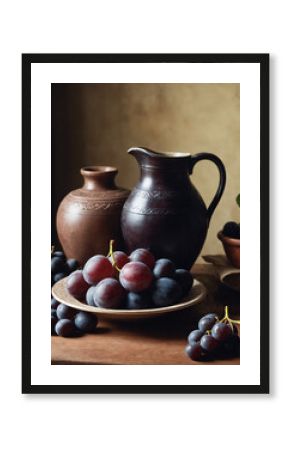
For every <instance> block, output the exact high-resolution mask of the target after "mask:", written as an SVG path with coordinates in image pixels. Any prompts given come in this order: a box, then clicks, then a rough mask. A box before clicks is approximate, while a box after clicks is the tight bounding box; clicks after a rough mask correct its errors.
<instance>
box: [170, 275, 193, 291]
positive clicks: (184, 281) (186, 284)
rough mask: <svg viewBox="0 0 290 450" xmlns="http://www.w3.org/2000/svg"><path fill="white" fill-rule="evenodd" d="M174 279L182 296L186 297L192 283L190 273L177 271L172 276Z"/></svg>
mask: <svg viewBox="0 0 290 450" xmlns="http://www.w3.org/2000/svg"><path fill="white" fill-rule="evenodd" d="M174 279H175V280H176V281H177V283H178V284H179V285H180V286H181V289H182V295H183V296H184V295H187V294H188V293H189V291H190V289H191V287H192V283H193V275H192V273H190V272H189V271H188V270H185V269H177V270H176V271H175V274H174Z"/></svg>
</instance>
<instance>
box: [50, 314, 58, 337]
mask: <svg viewBox="0 0 290 450" xmlns="http://www.w3.org/2000/svg"><path fill="white" fill-rule="evenodd" d="M56 324H57V318H56V317H54V316H53V315H51V336H54V335H55V334H56V332H55V325H56Z"/></svg>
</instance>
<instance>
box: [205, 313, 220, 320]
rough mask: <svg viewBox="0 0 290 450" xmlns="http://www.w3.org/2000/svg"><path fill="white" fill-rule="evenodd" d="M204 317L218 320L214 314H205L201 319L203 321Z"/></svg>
mask: <svg viewBox="0 0 290 450" xmlns="http://www.w3.org/2000/svg"><path fill="white" fill-rule="evenodd" d="M205 317H210V318H216V320H218V316H217V314H216V313H208V314H206V315H205V316H203V319H204V318H205Z"/></svg>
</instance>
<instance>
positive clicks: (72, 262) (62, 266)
mask: <svg viewBox="0 0 290 450" xmlns="http://www.w3.org/2000/svg"><path fill="white" fill-rule="evenodd" d="M78 267H79V264H78V262H77V260H76V259H66V257H65V255H64V253H63V252H61V251H52V252H51V286H53V285H54V283H56V282H57V281H59V280H61V279H62V278H65V277H67V276H68V275H69V274H70V273H72V272H73V271H75V270H76V269H77V268H78Z"/></svg>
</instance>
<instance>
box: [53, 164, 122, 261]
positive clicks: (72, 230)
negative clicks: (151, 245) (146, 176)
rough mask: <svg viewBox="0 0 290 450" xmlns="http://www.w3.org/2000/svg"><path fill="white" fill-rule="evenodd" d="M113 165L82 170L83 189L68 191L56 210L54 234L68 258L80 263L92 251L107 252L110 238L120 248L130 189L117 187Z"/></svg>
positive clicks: (89, 255)
mask: <svg viewBox="0 0 290 450" xmlns="http://www.w3.org/2000/svg"><path fill="white" fill-rule="evenodd" d="M117 173H118V171H117V169H116V168H115V167H107V166H92V167H84V168H82V169H81V174H82V176H83V177H84V185H83V187H82V188H80V189H77V190H75V191H72V192H70V193H69V194H68V195H67V196H66V197H65V198H64V199H63V200H62V202H61V204H60V206H59V208H58V211H57V219H56V226H57V233H58V237H59V240H60V243H61V245H62V248H63V250H64V252H65V255H66V257H67V258H75V259H77V261H78V262H79V263H80V264H81V265H83V264H84V263H85V262H86V261H87V260H88V258H90V257H91V256H93V255H95V254H98V253H99V254H103V255H105V254H107V253H108V250H109V241H110V240H111V239H114V240H115V248H122V246H123V241H122V233H121V228H120V217H121V211H122V207H123V205H124V202H125V200H126V199H127V197H128V195H129V193H130V192H129V191H127V190H125V189H121V188H118V187H117V186H116V185H115V182H114V179H115V177H116V175H117Z"/></svg>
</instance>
